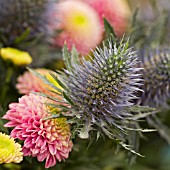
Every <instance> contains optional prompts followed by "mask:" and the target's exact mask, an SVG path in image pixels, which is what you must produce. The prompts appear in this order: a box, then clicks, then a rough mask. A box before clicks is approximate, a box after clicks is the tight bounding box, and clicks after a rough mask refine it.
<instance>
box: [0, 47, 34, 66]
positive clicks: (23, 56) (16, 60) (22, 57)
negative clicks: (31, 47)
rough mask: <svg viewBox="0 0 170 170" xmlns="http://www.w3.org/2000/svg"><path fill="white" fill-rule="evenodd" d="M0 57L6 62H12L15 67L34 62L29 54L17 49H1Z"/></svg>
mask: <svg viewBox="0 0 170 170" xmlns="http://www.w3.org/2000/svg"><path fill="white" fill-rule="evenodd" d="M0 56H1V57H2V59H4V60H10V61H11V62H12V63H13V64H14V65H18V66H20V65H28V64H30V63H31V62H32V58H31V56H30V55H29V53H27V52H25V51H20V50H18V49H15V48H10V47H7V48H1V49H0Z"/></svg>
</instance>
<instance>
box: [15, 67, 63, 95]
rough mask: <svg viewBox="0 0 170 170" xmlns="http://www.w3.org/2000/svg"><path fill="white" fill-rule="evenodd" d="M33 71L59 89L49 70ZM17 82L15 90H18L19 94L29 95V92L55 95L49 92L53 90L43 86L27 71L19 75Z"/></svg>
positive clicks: (42, 83)
mask: <svg viewBox="0 0 170 170" xmlns="http://www.w3.org/2000/svg"><path fill="white" fill-rule="evenodd" d="M35 71H37V72H38V73H40V74H41V75H42V76H46V77H47V79H48V80H49V81H50V82H51V83H53V84H54V85H55V86H57V87H58V88H61V87H60V86H59V84H58V83H57V82H56V81H55V80H54V79H53V78H52V76H51V75H50V74H49V73H50V72H52V71H51V70H48V69H44V68H37V69H35ZM17 81H18V82H17V84H16V88H17V89H18V91H19V93H20V94H29V93H30V92H42V93H45V94H49V95H52V96H54V95H56V94H54V93H52V92H50V90H54V89H52V87H50V86H49V85H47V84H45V83H44V82H43V80H41V79H40V78H39V77H37V76H35V75H34V74H33V73H31V72H29V71H25V72H24V74H23V75H20V76H19V77H18V79H17Z"/></svg>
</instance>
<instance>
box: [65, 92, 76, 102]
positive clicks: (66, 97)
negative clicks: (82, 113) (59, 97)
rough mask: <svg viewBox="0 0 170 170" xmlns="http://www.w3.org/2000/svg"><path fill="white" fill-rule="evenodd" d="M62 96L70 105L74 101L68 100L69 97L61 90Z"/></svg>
mask: <svg viewBox="0 0 170 170" xmlns="http://www.w3.org/2000/svg"><path fill="white" fill-rule="evenodd" d="M63 96H64V98H65V99H66V100H67V101H68V102H69V103H70V104H71V105H74V103H73V102H72V101H71V100H70V98H69V97H68V96H67V95H66V93H65V92H63Z"/></svg>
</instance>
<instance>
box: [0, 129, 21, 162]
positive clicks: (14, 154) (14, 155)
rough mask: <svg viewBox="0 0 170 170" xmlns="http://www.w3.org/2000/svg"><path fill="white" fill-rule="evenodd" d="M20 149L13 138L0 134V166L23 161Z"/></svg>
mask: <svg viewBox="0 0 170 170" xmlns="http://www.w3.org/2000/svg"><path fill="white" fill-rule="evenodd" d="M21 150H22V148H21V145H20V144H19V143H15V141H14V139H13V138H10V136H8V135H6V134H3V133H1V132H0V164H2V163H11V162H14V163H20V162H21V161H22V160H23V153H22V152H21Z"/></svg>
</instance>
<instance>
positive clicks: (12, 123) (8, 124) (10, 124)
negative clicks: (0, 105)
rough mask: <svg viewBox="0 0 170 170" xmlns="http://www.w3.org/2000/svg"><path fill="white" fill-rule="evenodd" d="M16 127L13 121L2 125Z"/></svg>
mask: <svg viewBox="0 0 170 170" xmlns="http://www.w3.org/2000/svg"><path fill="white" fill-rule="evenodd" d="M17 125H18V123H17V122H15V121H10V122H8V123H6V124H5V125H4V127H15V126H17Z"/></svg>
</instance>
